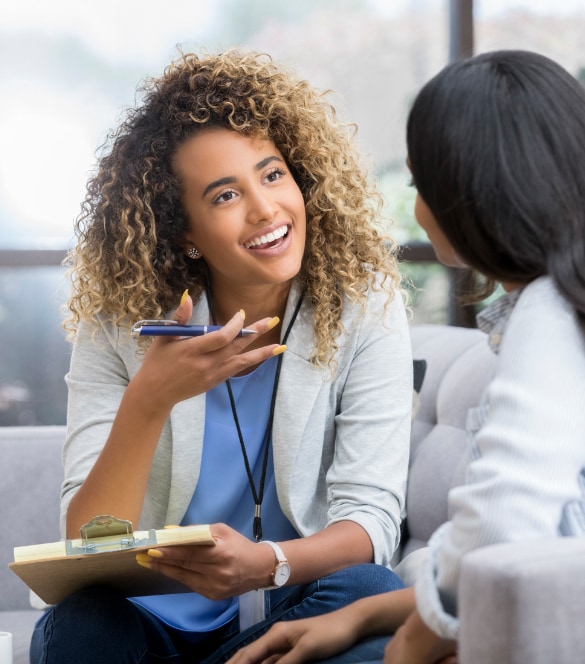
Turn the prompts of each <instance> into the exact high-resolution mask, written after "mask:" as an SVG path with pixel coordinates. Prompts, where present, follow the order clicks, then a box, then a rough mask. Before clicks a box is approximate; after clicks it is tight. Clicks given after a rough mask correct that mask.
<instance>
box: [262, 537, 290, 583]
mask: <svg viewBox="0 0 585 664" xmlns="http://www.w3.org/2000/svg"><path fill="white" fill-rule="evenodd" d="M258 544H268V546H269V547H270V548H271V549H272V550H273V551H274V555H275V557H276V566H275V567H274V571H273V572H272V578H273V579H274V575H275V573H276V571H277V569H278V567H279V566H280V565H282V564H286V565H288V560H287V557H286V556H285V555H284V551H283V550H282V549H281V548H280V547H279V546H278V544H277V543H276V542H272V541H270V540H260V542H258ZM279 587H280V586H277V585H272V586H267V587H266V588H265V590H274V589H275V588H279Z"/></svg>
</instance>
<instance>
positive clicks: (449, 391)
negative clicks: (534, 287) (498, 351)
mask: <svg viewBox="0 0 585 664" xmlns="http://www.w3.org/2000/svg"><path fill="white" fill-rule="evenodd" d="M411 338H412V349H413V354H414V357H415V359H424V360H426V362H427V370H426V374H425V378H424V382H423V385H422V389H421V392H420V395H419V402H418V410H417V413H416V416H415V418H414V421H413V423H412V434H411V443H410V445H411V447H410V449H411V458H410V468H409V476H408V486H407V496H406V506H407V518H406V524H405V525H406V529H405V537H404V538H403V544H402V548H401V552H400V557H401V558H404V556H406V555H407V554H408V553H411V552H412V551H414V550H416V549H418V548H420V547H422V546H425V545H426V543H427V542H428V540H429V538H430V536H431V535H432V533H433V532H434V531H435V530H436V529H437V528H438V527H439V526H440V525H441V524H442V523H444V522H445V521H447V519H448V518H449V514H448V510H447V494H448V492H449V490H450V489H451V488H452V487H454V486H458V485H460V484H462V483H463V481H464V475H465V468H466V466H467V442H466V441H467V434H466V431H465V427H466V419H467V412H468V410H469V409H470V408H474V407H475V406H477V405H479V403H480V400H481V397H482V394H483V392H484V390H485V388H486V386H487V384H488V382H489V381H490V380H491V378H492V376H493V371H494V367H495V361H496V356H495V355H494V353H493V352H492V351H491V350H490V348H489V346H488V343H487V338H486V335H485V334H484V333H483V332H481V331H480V330H477V329H469V328H463V327H453V326H446V325H413V326H412V327H411Z"/></svg>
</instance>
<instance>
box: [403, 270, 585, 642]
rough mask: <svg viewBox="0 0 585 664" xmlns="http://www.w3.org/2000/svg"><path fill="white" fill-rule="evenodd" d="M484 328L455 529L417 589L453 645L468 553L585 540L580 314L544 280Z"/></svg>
mask: <svg viewBox="0 0 585 664" xmlns="http://www.w3.org/2000/svg"><path fill="white" fill-rule="evenodd" d="M480 324H481V321H480ZM483 326H484V327H487V328H489V329H488V330H486V331H489V332H490V345H491V346H492V348H493V349H494V351H495V352H496V353H498V360H497V364H496V370H495V375H494V378H493V380H492V382H491V383H490V385H489V386H488V388H487V391H486V395H485V399H484V402H483V404H482V406H480V407H479V408H477V409H474V410H472V411H470V413H469V416H468V427H467V428H468V437H469V444H470V457H471V461H470V464H469V467H468V470H467V476H466V483H465V484H464V485H463V486H460V487H457V488H454V489H452V490H451V492H450V494H449V514H450V515H451V517H450V521H448V522H447V523H445V524H443V526H441V527H440V528H439V529H438V530H437V531H436V532H435V534H434V535H433V537H432V538H431V541H430V543H429V555H428V558H427V560H426V565H425V567H424V570H423V572H422V574H421V575H420V576H419V578H418V579H417V582H416V601H417V607H418V609H419V612H420V613H421V616H422V618H423V620H424V621H425V623H426V624H427V625H428V626H429V627H430V628H431V629H432V630H433V631H435V632H436V633H437V634H439V635H441V636H443V637H445V638H451V639H454V638H457V633H458V620H457V618H456V617H455V616H456V614H457V587H458V581H459V572H460V567H461V559H462V557H463V555H464V554H465V553H467V552H468V551H471V550H473V549H477V548H480V547H483V546H486V545H489V544H494V543H498V542H513V541H519V540H530V539H537V538H543V537H551V538H552V537H562V536H569V535H580V536H585V335H584V334H583V332H582V331H581V329H580V328H579V325H578V322H577V318H576V315H575V312H574V310H573V308H572V307H571V306H570V305H569V304H568V302H567V301H566V300H565V299H564V298H563V297H562V296H561V295H560V294H559V292H558V291H557V289H556V288H555V286H554V284H553V283H552V281H551V279H550V278H548V277H542V278H540V279H537V280H535V281H534V282H532V283H531V284H529V285H528V286H526V287H525V288H523V289H522V290H521V291H516V292H512V293H509V294H507V295H505V296H504V297H503V298H501V299H500V300H498V301H497V302H496V303H494V304H493V305H491V307H488V308H487V309H486V311H485V313H484V315H483Z"/></svg>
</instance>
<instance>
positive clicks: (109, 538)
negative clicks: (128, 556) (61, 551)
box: [65, 515, 157, 556]
mask: <svg viewBox="0 0 585 664" xmlns="http://www.w3.org/2000/svg"><path fill="white" fill-rule="evenodd" d="M79 533H80V535H81V540H67V541H66V542H65V550H66V554H67V555H68V556H73V555H79V554H87V553H104V552H106V551H121V550H124V549H133V548H135V547H137V546H151V545H154V544H156V543H157V542H156V531H155V530H149V531H148V537H143V538H142V539H137V538H136V537H135V536H134V531H133V530H132V523H131V522H130V521H126V520H125V519H117V518H116V517H115V516H109V515H101V516H94V518H93V519H92V520H91V521H89V522H88V523H86V524H85V525H84V526H81V528H80V529H79Z"/></svg>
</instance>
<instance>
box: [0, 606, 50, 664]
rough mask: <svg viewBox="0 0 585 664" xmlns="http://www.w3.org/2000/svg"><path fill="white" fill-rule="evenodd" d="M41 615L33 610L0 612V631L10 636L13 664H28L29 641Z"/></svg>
mask: <svg viewBox="0 0 585 664" xmlns="http://www.w3.org/2000/svg"><path fill="white" fill-rule="evenodd" d="M42 615H43V614H42V612H41V611H36V610H35V609H28V610H26V611H2V612H0V630H2V631H3V632H10V633H11V634H12V650H13V653H14V655H13V657H14V664H28V662H29V656H28V653H29V648H30V639H31V636H32V633H33V629H34V626H35V623H36V622H37V620H38V619H39V618H40V617H41V616H42Z"/></svg>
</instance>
